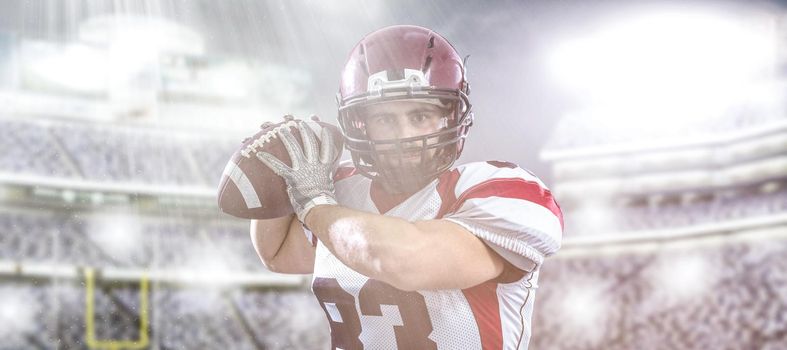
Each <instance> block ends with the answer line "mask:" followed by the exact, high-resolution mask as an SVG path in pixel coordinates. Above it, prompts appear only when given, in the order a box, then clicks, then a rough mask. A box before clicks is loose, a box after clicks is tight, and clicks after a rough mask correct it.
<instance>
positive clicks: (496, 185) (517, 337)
mask: <svg viewBox="0 0 787 350" xmlns="http://www.w3.org/2000/svg"><path fill="white" fill-rule="evenodd" d="M336 196H337V200H338V202H339V204H340V205H342V206H345V207H348V208H352V209H357V210H362V211H366V212H372V213H380V214H385V215H389V216H396V217H400V218H402V219H406V220H409V221H416V220H428V219H441V218H442V219H446V220H451V221H453V222H455V223H458V224H460V225H462V226H464V227H465V228H467V229H468V230H469V231H470V232H472V233H473V234H475V235H476V236H478V237H479V238H481V239H482V240H484V242H485V243H486V244H487V245H488V246H490V247H491V248H492V249H494V250H495V251H496V252H497V253H498V254H500V255H501V256H502V257H503V258H504V259H506V260H507V261H508V262H509V263H510V266H509V267H508V269H507V270H512V271H514V272H515V274H514V275H513V276H514V277H513V278H510V276H511V275H510V274H509V275H508V276H509V278H508V280H506V281H501V280H499V279H495V280H491V281H488V282H485V283H482V284H480V285H478V286H475V287H472V288H467V289H461V290H460V289H447V290H428V291H426V290H425V291H414V292H406V291H402V290H399V289H396V288H394V287H392V286H391V285H389V284H387V283H384V282H382V281H378V280H374V279H370V278H368V277H366V276H364V275H361V274H359V273H358V272H355V271H354V270H352V269H350V268H348V267H347V266H346V265H344V264H343V263H342V262H341V261H339V260H338V259H337V258H336V257H335V256H334V255H333V254H332V253H331V252H330V251H329V250H328V249H327V248H326V247H325V246H324V245H323V244H322V243H320V242H316V240H314V241H313V242H314V243H315V244H316V245H317V248H316V249H317V250H316V256H315V263H314V277H313V281H312V290H313V291H314V294H315V296H316V297H317V299H318V300H319V302H320V305H321V306H322V308H323V310H324V311H325V313H326V315H327V316H328V320H329V323H330V325H331V338H332V343H333V347H334V348H338V349H397V348H399V349H526V348H527V344H528V342H529V340H530V321H531V315H532V312H533V302H534V297H535V290H536V288H537V284H536V282H537V280H538V271H539V269H538V267H539V266H540V265H541V263H542V262H543V260H544V258H545V257H547V256H549V255H551V254H554V253H555V252H556V251H557V250H558V249H559V247H560V241H561V236H562V230H563V220H562V214H561V212H560V208H559V207H558V205H557V203H556V202H555V200H554V199H553V198H552V195H551V193H550V192H549V190H548V189H547V188H546V186H544V184H543V183H542V182H541V181H540V180H539V179H538V178H536V177H535V176H534V175H533V174H531V173H529V172H527V171H525V170H523V169H521V168H519V167H517V166H516V165H513V164H511V163H506V162H496V161H490V162H478V163H471V164H467V165H463V166H460V167H458V168H456V169H453V170H451V171H448V172H445V173H443V174H442V175H441V176H440V177H439V178H438V179H436V180H434V181H433V182H432V183H431V184H429V185H428V186H426V187H425V188H423V189H421V190H420V191H418V192H416V193H415V194H413V195H412V196H410V197H409V198H407V199H405V200H404V201H402V202H401V203H398V204H396V203H390V201H388V203H386V200H390V197H388V198H386V194H385V193H384V192H383V191H381V190H379V189H378V187H377V186H372V181H371V180H370V179H368V178H366V177H363V176H362V175H360V174H354V171H353V169H352V168H340V170H339V172H338V176H337V181H336ZM308 234H310V232H307V235H308ZM468 263H472V262H468ZM512 281H513V282H512Z"/></svg>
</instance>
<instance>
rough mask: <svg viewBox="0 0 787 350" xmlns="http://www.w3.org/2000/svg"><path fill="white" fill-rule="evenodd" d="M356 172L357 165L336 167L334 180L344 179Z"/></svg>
mask: <svg viewBox="0 0 787 350" xmlns="http://www.w3.org/2000/svg"><path fill="white" fill-rule="evenodd" d="M355 173H356V170H355V167H339V168H338V169H336V173H334V174H333V182H336V181H340V180H344V179H346V178H348V177H350V176H353V175H355Z"/></svg>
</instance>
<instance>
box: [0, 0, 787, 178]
mask: <svg viewBox="0 0 787 350" xmlns="http://www.w3.org/2000/svg"><path fill="white" fill-rule="evenodd" d="M631 3H632V2H621V1H598V2H592V1H473V2H469V1H467V2H459V1H451V0H444V1H423V0H406V1H402V0H399V1H388V2H383V1H350V0H332V1H326V0H319V1H317V0H315V1H287V0H279V1H252V0H221V1H216V0H203V1H187V0H165V1H144V0H135V1H62V2H61V1H43V0H19V1H2V2H0V31H5V32H12V33H16V34H18V35H20V36H23V37H29V38H43V39H48V40H63V41H68V40H71V39H73V38H74V37H75V36H76V28H77V26H78V24H79V23H81V22H82V21H84V20H85V19H87V18H90V17H93V16H97V15H102V14H113V13H131V14H141V15H149V16H155V17H164V18H168V19H170V20H173V21H175V22H179V23H183V24H185V25H187V26H189V27H191V28H194V29H195V30H196V31H197V32H198V33H201V34H202V35H204V37H205V38H206V44H207V47H208V51H209V53H211V54H214V55H227V56H244V57H249V58H251V59H254V60H257V61H262V62H272V63H276V64H281V65H286V66H292V67H295V68H297V69H302V70H304V71H305V72H306V73H307V74H308V75H309V76H310V77H311V81H312V88H311V89H310V91H303V92H302V93H303V94H305V95H306V96H308V99H309V100H310V101H311V103H312V104H313V110H314V112H315V113H316V114H319V115H321V116H323V117H324V119H328V120H331V119H333V118H335V114H336V110H335V100H334V98H335V93H336V89H337V86H338V78H339V72H340V70H341V68H342V66H343V64H344V61H345V58H346V56H347V53H348V52H349V50H350V49H351V48H352V46H353V45H354V44H355V43H356V42H357V41H358V40H359V39H360V38H361V37H362V36H363V35H365V34H366V33H369V32H371V31H373V30H375V29H378V28H380V27H384V26H387V25H391V24H416V25H422V26H426V27H430V28H432V29H434V30H435V31H437V32H438V33H441V34H442V35H443V36H445V37H446V38H448V39H449V41H451V42H452V43H453V44H454V45H455V46H456V47H457V49H458V50H459V52H460V54H462V55H470V59H469V64H468V73H469V80H470V83H471V88H472V93H471V96H470V97H471V101H472V102H473V105H474V110H475V115H476V123H475V125H474V126H473V128H472V129H471V132H470V136H469V140H468V142H467V146H466V148H465V154H464V155H463V157H462V159H461V160H460V161H461V162H468V161H474V160H487V159H498V160H508V161H513V162H515V163H517V164H519V165H520V166H522V167H524V168H528V169H530V170H532V171H534V172H535V173H536V174H537V175H539V176H540V177H542V178H543V179H544V180H546V181H547V183H549V182H550V178H551V176H550V174H549V170H548V166H547V165H546V164H544V163H542V162H541V161H540V160H539V159H538V156H537V151H538V150H539V148H540V147H541V146H542V145H543V144H544V142H545V141H546V139H547V137H548V136H549V134H550V131H551V130H552V129H553V127H554V125H555V122H556V121H557V120H558V118H560V116H561V115H563V114H564V113H566V111H568V110H570V109H571V107H572V106H571V104H572V99H571V98H569V97H568V96H565V94H564V93H562V92H561V91H560V90H559V89H558V88H557V87H556V86H555V84H554V82H553V81H552V80H551V78H550V77H549V75H548V74H547V72H546V69H545V66H546V62H545V60H546V57H547V54H548V52H549V51H550V49H551V48H553V47H554V45H555V44H556V43H559V42H560V41H561V40H565V39H566V38H571V37H572V36H576V35H579V34H582V33H583V32H586V31H589V30H592V29H593V28H595V27H597V26H598V25H599V24H601V23H604V21H609V20H613V19H614V18H615V17H616V16H626V15H627V14H628V13H631V11H648V10H650V9H652V8H656V7H658V6H664V5H665V4H667V5H670V6H675V4H686V3H687V2H686V1H683V2H678V1H675V2H671V3H670V2H666V3H665V2H659V3H655V2H650V3H644V2H637V4H636V5H632V4H631ZM692 4H693V6H706V7H708V8H709V9H712V10H718V11H725V12H730V13H735V11H739V10H740V9H743V8H747V7H752V6H755V4H756V6H758V7H765V8H767V9H773V10H774V11H776V10H777V9H779V8H780V7H782V6H781V5H780V4H778V3H777V2H752V1H748V2H708V1H695V2H692ZM284 112H287V111H282V113H284Z"/></svg>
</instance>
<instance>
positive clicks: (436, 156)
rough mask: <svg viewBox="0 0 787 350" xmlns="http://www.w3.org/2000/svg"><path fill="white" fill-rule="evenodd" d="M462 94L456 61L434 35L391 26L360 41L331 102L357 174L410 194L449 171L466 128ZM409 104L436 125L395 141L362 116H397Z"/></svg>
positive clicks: (468, 122) (393, 135)
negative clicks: (426, 112) (372, 112)
mask: <svg viewBox="0 0 787 350" xmlns="http://www.w3.org/2000/svg"><path fill="white" fill-rule="evenodd" d="M467 91H469V86H468V84H467V81H466V80H465V77H464V66H463V63H462V61H461V59H459V56H458V54H457V53H456V51H455V50H454V49H453V47H452V46H451V45H450V44H449V43H448V42H447V41H446V40H445V39H443V38H442V37H440V36H439V35H437V34H436V33H433V32H432V31H430V30H428V29H426V28H421V27H415V26H393V27H387V28H383V29H381V30H378V31H377V32H374V33H372V34H370V35H368V36H367V37H365V38H364V39H363V40H362V41H361V42H360V43H359V44H358V45H357V46H356V48H355V49H354V50H353V52H352V53H351V55H350V60H349V61H348V62H347V65H346V67H345V70H344V73H343V74H342V83H341V87H340V90H339V94H338V95H337V102H338V104H339V116H338V120H339V124H340V127H341V130H342V133H343V135H344V137H345V146H346V148H347V149H348V150H349V151H350V153H351V155H352V159H353V162H354V163H355V167H356V169H358V171H359V172H360V173H361V174H363V175H365V176H367V177H370V178H372V179H375V180H379V181H380V182H381V183H382V185H383V186H384V188H385V189H386V191H387V192H389V193H412V192H414V191H417V190H418V189H420V188H422V187H423V186H425V185H426V184H428V183H429V182H431V181H432V180H433V179H434V178H436V177H437V176H438V175H439V174H440V173H442V172H444V171H446V170H448V169H450V168H451V166H452V165H453V163H454V162H455V161H456V159H457V158H458V157H459V155H460V154H461V152H462V148H463V146H464V139H465V137H466V136H467V132H468V130H469V127H470V126H471V125H472V121H473V115H472V112H471V105H470V101H469V99H468V97H467ZM408 103H409V105H414V104H420V103H425V104H429V105H431V106H428V108H425V109H428V110H430V111H431V112H429V113H431V114H430V115H431V116H432V117H434V113H440V116H439V118H437V119H439V124H434V123H433V124H429V125H427V126H426V127H424V128H422V129H421V130H419V131H421V132H416V133H413V132H408V133H399V134H396V133H395V132H393V129H395V128H392V130H390V132H386V131H385V130H384V129H385V128H384V127H383V128H382V129H383V131H382V132H380V131H379V130H380V129H381V128H380V127H375V124H370V119H369V118H370V115H369V113H368V111H369V110H377V111H386V110H388V109H389V108H390V109H392V110H394V111H400V110H401V107H402V106H403V105H407V104H408ZM434 106H437V108H435V107H434ZM438 110H439V111H440V112H435V111H438ZM397 113H398V114H401V112H397ZM384 114H390V113H384ZM419 117H420V116H419ZM387 118H391V117H387ZM406 118H407V117H405V119H406ZM430 118H431V117H430ZM372 120H373V119H372ZM407 120H408V121H409V119H407ZM399 123H407V121H404V122H403V121H399ZM370 125H371V127H370ZM383 125H384V126H385V125H386V124H383ZM393 126H394V125H393V124H392V125H391V127H393ZM381 135H382V136H383V137H381Z"/></svg>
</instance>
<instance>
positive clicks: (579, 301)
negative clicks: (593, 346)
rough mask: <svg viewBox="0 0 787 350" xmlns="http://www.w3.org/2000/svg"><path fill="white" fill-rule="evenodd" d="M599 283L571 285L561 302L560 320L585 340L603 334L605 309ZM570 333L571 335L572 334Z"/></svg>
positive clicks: (590, 282)
mask: <svg viewBox="0 0 787 350" xmlns="http://www.w3.org/2000/svg"><path fill="white" fill-rule="evenodd" d="M598 286H599V282H592V281H587V282H584V283H573V285H572V286H571V289H570V290H569V291H568V292H567V294H566V295H565V297H564V298H563V302H562V311H561V313H562V318H561V319H562V320H565V321H566V322H567V325H568V326H571V327H572V330H573V332H581V333H582V334H583V336H584V337H586V338H587V339H591V340H592V339H595V338H596V337H597V336H600V335H601V334H603V332H604V329H603V322H602V321H603V317H604V313H605V311H606V309H607V304H606V301H605V299H604V297H603V296H604V293H603V292H602V290H601V289H600V287H598ZM573 332H572V333H573Z"/></svg>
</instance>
